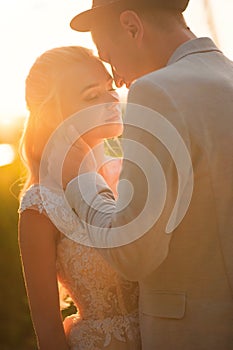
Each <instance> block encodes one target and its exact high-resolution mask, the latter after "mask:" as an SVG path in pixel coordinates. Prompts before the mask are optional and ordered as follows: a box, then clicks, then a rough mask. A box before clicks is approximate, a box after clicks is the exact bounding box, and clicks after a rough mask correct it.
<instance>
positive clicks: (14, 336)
mask: <svg viewBox="0 0 233 350" xmlns="http://www.w3.org/2000/svg"><path fill="white" fill-rule="evenodd" d="M21 172H22V166H21V164H20V161H19V159H17V160H16V161H15V162H14V163H13V164H11V165H8V166H5V167H0V180H1V181H0V198H1V200H0V268H1V289H0V291H1V292H0V306H1V316H2V320H1V323H0V348H1V349H2V350H35V349H36V339H35V334H34V330H33V326H32V322H31V318H30V313H29V308H28V302H27V296H26V291H25V287H24V281H23V275H22V270H21V261H20V253H19V247H18V234H17V222H18V214H17V210H18V200H17V198H15V197H17V195H18V193H19V186H18V183H17V180H18V179H19V178H20V176H21ZM13 184H15V185H13Z"/></svg>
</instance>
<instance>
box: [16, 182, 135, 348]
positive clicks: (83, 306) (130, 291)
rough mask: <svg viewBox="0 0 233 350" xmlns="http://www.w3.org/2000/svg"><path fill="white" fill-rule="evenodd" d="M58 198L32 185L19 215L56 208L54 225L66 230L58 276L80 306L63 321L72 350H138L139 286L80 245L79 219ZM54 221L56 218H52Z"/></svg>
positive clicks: (92, 250) (60, 243) (22, 203)
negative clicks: (76, 233) (74, 235)
mask: <svg viewBox="0 0 233 350" xmlns="http://www.w3.org/2000/svg"><path fill="white" fill-rule="evenodd" d="M63 204H64V202H63V200H62V199H61V198H60V197H59V195H57V194H55V193H53V192H51V191H50V190H49V189H47V188H43V200H42V196H41V186H39V185H33V186H31V187H30V188H29V189H28V190H27V191H26V193H25V194H24V196H23V198H22V199H21V203H20V208H19V212H20V213H21V212H23V211H24V210H26V209H29V208H30V209H35V210H38V211H39V212H40V213H42V215H43V213H44V214H45V215H46V212H45V209H46V208H48V207H49V208H50V213H51V209H52V213H53V217H52V221H53V223H57V225H56V226H58V227H59V228H60V231H61V232H63V233H61V234H60V239H59V242H58V245H57V274H58V279H59V281H60V282H61V283H62V285H63V286H64V287H65V288H66V289H67V291H68V293H69V295H70V297H71V298H72V300H73V301H74V304H75V305H76V307H77V310H78V311H77V313H76V314H74V315H71V316H69V317H67V318H66V319H65V320H64V328H65V332H66V335H67V341H68V343H69V345H70V349H71V350H101V349H106V350H139V349H141V345H140V335H139V324H138V286H137V284H136V283H134V282H129V281H126V280H124V279H123V278H121V277H120V276H119V275H118V274H117V273H116V272H115V271H114V270H113V269H112V268H111V267H110V266H109V264H108V263H107V262H106V261H105V260H104V259H103V258H102V257H101V255H100V254H99V253H98V251H97V250H95V249H94V248H91V247H87V246H85V245H81V244H79V243H77V242H75V241H73V240H72V239H69V238H68V237H67V235H65V233H66V231H67V233H68V235H70V236H71V234H72V230H74V229H77V226H78V222H77V216H76V215H75V214H74V212H73V211H72V210H71V209H70V208H67V207H65V206H63ZM50 217H51V216H50Z"/></svg>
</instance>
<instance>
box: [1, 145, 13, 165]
mask: <svg viewBox="0 0 233 350" xmlns="http://www.w3.org/2000/svg"><path fill="white" fill-rule="evenodd" d="M14 159H15V151H14V148H13V147H12V146H11V145H9V144H0V167H2V166H5V165H8V164H11V163H12V162H13V161H14Z"/></svg>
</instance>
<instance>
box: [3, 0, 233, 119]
mask: <svg viewBox="0 0 233 350" xmlns="http://www.w3.org/2000/svg"><path fill="white" fill-rule="evenodd" d="M203 3H204V0H203V1H202V0H190V5H189V8H188V10H187V11H186V12H185V17H186V19H187V21H188V24H189V26H190V27H191V29H192V30H193V31H194V32H195V33H196V35H197V36H211V37H213V36H212V34H211V33H210V30H209V27H208V24H207V17H206V15H205V13H204V7H203ZM211 4H212V8H213V16H214V19H215V24H216V29H217V32H218V37H219V46H220V48H221V49H222V50H223V51H224V53H225V54H226V55H227V56H228V57H229V58H231V59H233V45H232V40H233V26H232V23H231V21H232V18H231V17H232V13H233V1H232V0H212V1H211ZM90 6H91V1H90V0H0V31H1V56H0V63H1V64H0V96H1V98H0V122H4V121H5V122H9V121H10V120H13V119H14V117H17V116H18V115H25V114H26V113H27V112H26V106H25V101H24V81H25V78H26V75H27V73H28V71H29V69H30V67H31V65H32V63H33V62H34V60H35V59H36V57H37V56H39V55H40V54H41V53H42V52H43V51H45V50H47V49H50V48H52V47H56V46H62V45H83V46H86V47H90V48H94V46H93V44H92V41H91V37H90V34H89V33H85V34H82V33H77V32H75V31H73V30H71V29H70V27H69V22H70V20H71V19H72V17H73V16H74V15H75V14H77V13H78V12H81V11H82V10H85V9H87V8H89V7H90Z"/></svg>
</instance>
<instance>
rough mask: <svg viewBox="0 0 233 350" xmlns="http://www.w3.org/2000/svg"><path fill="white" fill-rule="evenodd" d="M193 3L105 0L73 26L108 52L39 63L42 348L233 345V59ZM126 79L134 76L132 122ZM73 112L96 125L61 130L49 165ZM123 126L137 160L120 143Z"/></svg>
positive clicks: (34, 218) (34, 71)
mask: <svg viewBox="0 0 233 350" xmlns="http://www.w3.org/2000/svg"><path fill="white" fill-rule="evenodd" d="M187 5H188V0H161V1H160V0H154V1H149V0H144V1H140V0H134V1H130V0H125V1H121V0H95V1H94V2H93V6H92V9H90V10H89V11H85V12H83V13H81V14H79V15H77V16H76V17H74V18H73V20H72V21H71V27H72V28H73V29H74V30H77V31H91V33H92V37H93V40H94V42H95V44H96V46H97V49H98V54H99V57H95V56H94V55H93V54H92V53H91V52H90V51H89V50H87V49H85V48H82V47H75V46H70V47H60V48H55V49H51V50H49V51H47V52H45V53H44V54H42V55H41V56H40V57H39V58H38V59H37V60H36V62H35V63H34V65H33V66H32V68H31V70H30V72H29V75H28V77H27V80H26V101H27V105H28V109H29V112H30V115H29V118H28V120H27V123H26V125H25V130H24V134H23V136H22V142H21V154H22V159H23V160H24V163H25V165H26V166H27V168H28V179H27V182H26V183H25V186H24V189H23V191H22V195H21V198H20V208H19V213H20V218H19V244H20V250H21V256H22V264H23V269H24V278H25V283H26V288H27V293H28V299H29V303H30V309H31V315H32V320H33V324H34V328H35V332H36V335H37V340H38V347H39V349H41V350H52V349H54V350H55V349H56V350H67V349H72V350H79V349H81V350H101V349H106V350H117V349H119V350H129V349H132V350H137V349H138V350H139V349H143V350H157V349H158V350H172V349H178V350H199V349H202V350H220V349H223V350H230V349H233V255H232V250H233V157H232V149H233V118H232V108H233V70H232V67H233V66H232V63H231V62H230V61H229V60H228V59H227V58H226V57H225V56H224V55H223V53H222V52H221V51H220V50H219V49H218V48H217V47H216V46H215V44H214V43H213V42H212V41H211V39H209V38H196V37H195V35H194V34H193V33H192V32H191V30H190V29H189V28H188V27H187V25H186V23H185V20H184V18H183V15H182V13H183V11H184V10H185V8H186V7H187ZM102 61H104V62H107V63H109V64H110V65H111V67H112V73H113V76H111V75H110V74H109V73H108V71H107V70H106V68H105V66H104V65H103V63H102ZM114 81H115V84H116V86H117V87H121V86H123V85H124V84H126V86H127V87H128V88H129V94H128V101H127V105H126V112H125V117H124V130H123V122H122V118H121V113H120V109H119V97H118V95H117V94H116V92H115V91H114V89H113V82H114ZM87 110H88V111H89V112H90V111H92V113H87V115H86V114H85V113H86V112H85V111H87ZM75 115H78V116H79V117H78V118H76V119H75V120H74V119H72V116H75ZM89 115H91V117H90V118H89ZM85 116H87V117H85ZM69 117H71V118H69ZM87 119H88V121H87ZM67 120H71V121H72V120H74V123H73V122H72V123H73V124H72V123H71V124H72V125H73V126H74V129H75V130H77V129H78V130H79V132H80V130H84V129H85V127H83V125H84V124H85V123H86V125H88V129H85V132H81V136H82V137H79V138H78V140H76V139H75V135H74V134H72V135H71V131H72V130H71V129H69V128H67V130H68V131H69V132H68V131H67V134H66V133H64V132H60V135H59V137H60V143H59V144H58V145H57V147H55V148H53V149H52V151H51V149H50V152H51V153H50V158H49V159H47V162H46V161H43V162H42V160H43V155H44V153H45V149H46V147H47V146H46V145H47V144H48V142H49V140H50V139H51V137H53V135H54V132H55V130H56V129H57V128H59V126H60V125H62V124H63V123H65V122H66V121H67ZM72 125H71V126H72ZM73 131H74V130H73ZM73 131H72V132H73ZM122 133H123V137H122V140H123V141H122V142H123V159H121V158H120V157H118V158H117V157H115V158H114V157H111V156H110V155H107V154H106V152H105V146H104V140H106V139H111V138H114V137H118V136H120V135H121V134H122ZM66 142H67V143H69V142H70V145H68V146H69V147H68V148H67V152H66V151H65V152H64V150H63V148H64V147H66V146H64V145H65V143H66ZM63 146H64V147H63ZM62 152H63V153H64V162H63V164H61V165H63V170H62V185H61V187H62V190H64V193H65V196H64V198H65V200H64V198H63V197H62V196H61V195H60V193H59V191H57V190H56V189H55V190H53V189H54V188H55V187H56V186H55V187H54V183H55V182H53V181H54V178H55V177H56V175H57V174H58V173H59V171H60V169H59V167H58V165H59V162H60V158H59V157H60V155H61V154H62ZM88 153H89V154H91V156H88V157H87V159H85V161H83V158H85V156H86V155H87V154H88ZM82 161H83V162H82ZM41 163H43V166H42V167H43V168H46V169H47V174H46V176H47V177H46V178H47V180H48V179H49V180H48V184H50V185H49V186H48V187H46V186H45V182H44V183H41V181H40V180H41V179H40V176H39V175H40V171H41ZM81 163H82V165H83V164H84V166H81ZM51 184H53V185H51ZM67 203H69V205H66V204H67ZM85 239H87V241H85ZM85 242H87V243H85ZM88 242H89V243H88ZM66 293H67V294H68V295H69V296H70V298H71V299H72V300H73V302H74V304H75V306H76V307H77V313H76V314H73V315H71V316H69V317H67V318H65V320H64V321H63V320H62V317H61V312H60V310H61V309H62V308H63V307H64V305H63V304H64V300H63V295H64V294H65V295H66Z"/></svg>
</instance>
